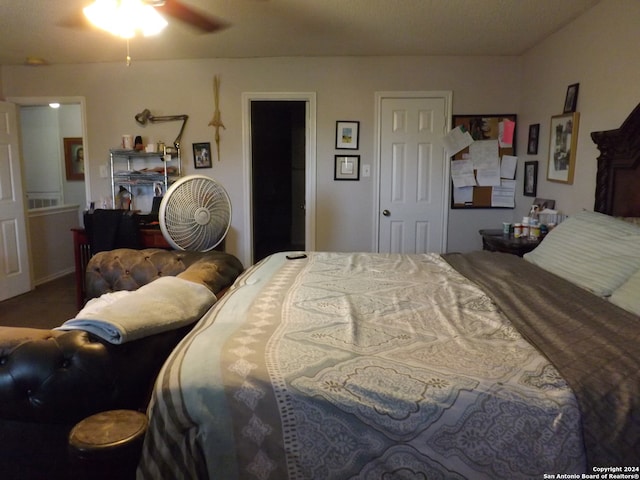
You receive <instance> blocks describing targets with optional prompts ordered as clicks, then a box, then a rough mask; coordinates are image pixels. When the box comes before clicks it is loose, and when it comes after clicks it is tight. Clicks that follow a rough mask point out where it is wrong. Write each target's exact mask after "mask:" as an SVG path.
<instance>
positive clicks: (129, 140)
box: [122, 135, 133, 150]
mask: <svg viewBox="0 0 640 480" xmlns="http://www.w3.org/2000/svg"><path fill="white" fill-rule="evenodd" d="M122 148H124V149H125V150H133V136H132V135H122Z"/></svg>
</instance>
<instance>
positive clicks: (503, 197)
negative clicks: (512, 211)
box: [491, 179, 516, 208]
mask: <svg viewBox="0 0 640 480" xmlns="http://www.w3.org/2000/svg"><path fill="white" fill-rule="evenodd" d="M515 198H516V181H515V180H505V179H503V180H501V181H500V186H498V187H493V188H492V189H491V206H492V207H507V208H514V207H515V206H516V201H515Z"/></svg>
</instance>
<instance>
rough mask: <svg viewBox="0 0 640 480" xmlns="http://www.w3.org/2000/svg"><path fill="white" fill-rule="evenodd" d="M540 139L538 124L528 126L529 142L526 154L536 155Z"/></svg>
mask: <svg viewBox="0 0 640 480" xmlns="http://www.w3.org/2000/svg"><path fill="white" fill-rule="evenodd" d="M539 137H540V124H539V123H535V124H533V125H529V140H528V142H527V154H529V155H537V154H538V138H539Z"/></svg>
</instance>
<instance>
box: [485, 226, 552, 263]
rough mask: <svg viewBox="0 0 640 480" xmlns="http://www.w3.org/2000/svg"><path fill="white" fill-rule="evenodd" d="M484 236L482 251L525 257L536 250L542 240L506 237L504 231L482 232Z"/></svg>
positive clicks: (489, 230)
mask: <svg viewBox="0 0 640 480" xmlns="http://www.w3.org/2000/svg"><path fill="white" fill-rule="evenodd" d="M480 235H482V249H483V250H488V251H490V252H504V253H511V254H513V255H518V256H519V257H521V256H523V255H524V254H525V253H528V252H530V251H531V250H533V249H534V248H536V247H537V246H538V245H539V244H540V242H541V240H540V239H536V240H531V239H529V238H528V237H520V238H515V237H514V236H513V235H505V234H504V233H502V230H492V229H484V230H480Z"/></svg>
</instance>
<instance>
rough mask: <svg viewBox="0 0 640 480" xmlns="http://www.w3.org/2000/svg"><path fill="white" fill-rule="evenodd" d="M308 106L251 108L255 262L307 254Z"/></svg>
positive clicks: (267, 103) (268, 103) (264, 103)
mask: <svg viewBox="0 0 640 480" xmlns="http://www.w3.org/2000/svg"><path fill="white" fill-rule="evenodd" d="M305 112H306V102H304V101H289V100H287V101H272V100H256V101H252V102H251V170H252V179H251V184H252V200H253V201H252V203H253V215H252V218H253V225H252V230H253V260H254V262H257V261H258V260H261V259H262V258H264V257H266V256H267V255H270V254H271V253H275V252H281V251H288V250H304V249H305V163H306V159H305V151H306V145H305V131H306V125H305V118H306V113H305Z"/></svg>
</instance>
